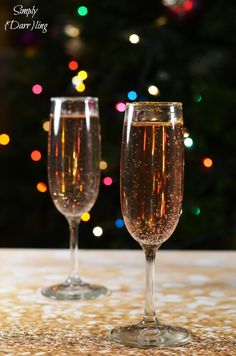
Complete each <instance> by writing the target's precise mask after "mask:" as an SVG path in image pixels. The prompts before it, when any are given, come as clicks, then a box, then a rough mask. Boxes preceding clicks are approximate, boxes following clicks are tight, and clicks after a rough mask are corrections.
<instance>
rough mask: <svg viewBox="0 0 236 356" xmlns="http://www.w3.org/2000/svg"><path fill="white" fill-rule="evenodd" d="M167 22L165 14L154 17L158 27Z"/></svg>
mask: <svg viewBox="0 0 236 356" xmlns="http://www.w3.org/2000/svg"><path fill="white" fill-rule="evenodd" d="M167 22H168V18H167V17H166V16H160V17H158V18H157V19H156V21H155V24H156V25H157V26H158V27H160V26H164V25H166V24H167Z"/></svg>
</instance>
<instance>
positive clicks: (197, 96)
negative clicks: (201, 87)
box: [194, 94, 202, 103]
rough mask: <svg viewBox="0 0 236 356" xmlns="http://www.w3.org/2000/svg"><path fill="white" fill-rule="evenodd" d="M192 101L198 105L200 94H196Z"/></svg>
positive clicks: (200, 98) (200, 99)
mask: <svg viewBox="0 0 236 356" xmlns="http://www.w3.org/2000/svg"><path fill="white" fill-rule="evenodd" d="M194 100H195V101H196V102H197V103H200V101H202V95H201V94H196V95H195V96H194Z"/></svg>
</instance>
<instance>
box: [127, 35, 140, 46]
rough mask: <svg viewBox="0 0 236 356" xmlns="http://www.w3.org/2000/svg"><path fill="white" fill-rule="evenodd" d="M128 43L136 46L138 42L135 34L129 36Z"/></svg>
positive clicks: (137, 36)
mask: <svg viewBox="0 0 236 356" xmlns="http://www.w3.org/2000/svg"><path fill="white" fill-rule="evenodd" d="M129 41H130V42H131V43H133V44H136V43H138V42H139V35H137V34H136V33H133V34H132V35H130V36H129Z"/></svg>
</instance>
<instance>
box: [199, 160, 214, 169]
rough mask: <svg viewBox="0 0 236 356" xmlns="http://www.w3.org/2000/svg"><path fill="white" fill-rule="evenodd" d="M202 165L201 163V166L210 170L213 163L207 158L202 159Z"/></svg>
mask: <svg viewBox="0 0 236 356" xmlns="http://www.w3.org/2000/svg"><path fill="white" fill-rule="evenodd" d="M202 163H203V166H204V167H206V168H211V167H212V166H213V161H212V159H211V158H209V157H206V158H203V159H202Z"/></svg>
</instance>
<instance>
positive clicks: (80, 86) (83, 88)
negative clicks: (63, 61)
mask: <svg viewBox="0 0 236 356" xmlns="http://www.w3.org/2000/svg"><path fill="white" fill-rule="evenodd" d="M75 89H76V90H77V91H78V92H79V93H81V92H82V91H84V90H85V85H84V83H80V84H79V85H76V87H75Z"/></svg>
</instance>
